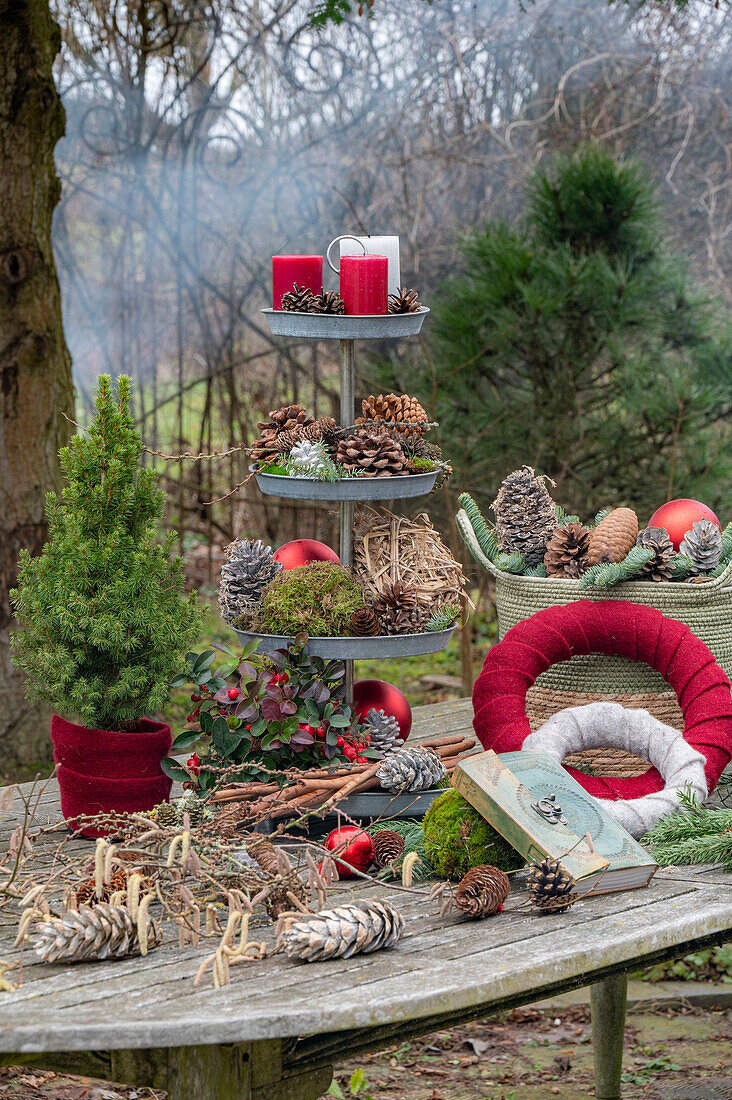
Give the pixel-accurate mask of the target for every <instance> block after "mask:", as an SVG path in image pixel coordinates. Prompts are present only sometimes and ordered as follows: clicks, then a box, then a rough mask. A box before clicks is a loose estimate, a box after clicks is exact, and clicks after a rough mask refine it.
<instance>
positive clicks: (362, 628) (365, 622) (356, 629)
mask: <svg viewBox="0 0 732 1100" xmlns="http://www.w3.org/2000/svg"><path fill="white" fill-rule="evenodd" d="M351 633H352V634H354V635H355V636H356V637H357V638H370V637H373V636H374V635H376V634H379V633H381V627H380V626H379V617H378V615H377V614H376V612H375V611H374V609H373V608H372V607H359V609H358V611H354V612H353V614H352V615H351Z"/></svg>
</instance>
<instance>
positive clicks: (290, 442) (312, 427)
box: [275, 416, 337, 454]
mask: <svg viewBox="0 0 732 1100" xmlns="http://www.w3.org/2000/svg"><path fill="white" fill-rule="evenodd" d="M336 428H337V424H336V422H335V420H334V419H333V417H332V416H321V417H319V418H318V419H317V420H313V421H312V423H310V424H298V425H296V427H294V428H287V429H285V430H284V431H281V432H277V435H276V440H275V442H276V445H277V450H278V451H279V452H280V453H282V454H289V453H290V451H291V450H292V448H293V447H294V446H295V444H296V443H303V442H308V443H319V442H320V441H321V440H325V442H326V443H331V442H332V441H333V439H334V437H335V433H336Z"/></svg>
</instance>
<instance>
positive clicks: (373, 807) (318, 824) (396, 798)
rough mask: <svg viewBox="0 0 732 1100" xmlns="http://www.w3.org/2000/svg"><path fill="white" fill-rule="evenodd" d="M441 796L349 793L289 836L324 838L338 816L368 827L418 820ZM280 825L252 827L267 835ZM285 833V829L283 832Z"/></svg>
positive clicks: (273, 821)
mask: <svg viewBox="0 0 732 1100" xmlns="http://www.w3.org/2000/svg"><path fill="white" fill-rule="evenodd" d="M444 793H445V788H444V787H432V788H430V790H428V791H413V792H412V793H411V794H389V793H388V791H363V792H362V793H361V794H351V795H349V796H348V797H347V798H344V799H343V801H342V802H339V803H338V805H337V806H334V808H333V810H332V812H331V813H327V814H326V815H325V816H324V817H323V818H317V817H311V818H309V819H308V821H307V824H306V825H305V826H304V827H303V826H298V827H297V828H295V829H293V830H292V835H294V836H302V837H303V838H304V837H310V839H311V840H314V839H317V838H318V837H323V836H326V835H327V834H328V833H329V832H330V831H331V829H332V828H333V825H334V824H335V823H336V822H337V820H339V814H340V815H341V818H340V819H341V820H342V815H343V814H345V815H346V817H347V818H353V819H354V820H355V821H360V822H361V824H362V825H363V826H364V827H365V828H368V826H369V825H371V824H373V822H374V821H380V822H381V823H382V824H385V823H388V821H389V819H390V818H396V819H397V820H399V819H402V820H403V819H405V818H408V819H411V818H420V817H424V815H425V814H426V813H427V811H428V810H429V808H430V806H431V805H432V803H433V802H434V800H435V799H436V798H439V796H440V795H441V794H444ZM281 825H282V818H281V817H279V818H267V819H266V820H265V821H260V822H258V823H257V824H256V825H255V826H254V831H255V832H258V833H264V835H265V836H269V834H270V833H273V832H274V831H275V829H276V828H278V826H281ZM285 831H286V832H287V829H286V830H285Z"/></svg>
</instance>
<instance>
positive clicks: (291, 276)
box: [272, 256, 323, 309]
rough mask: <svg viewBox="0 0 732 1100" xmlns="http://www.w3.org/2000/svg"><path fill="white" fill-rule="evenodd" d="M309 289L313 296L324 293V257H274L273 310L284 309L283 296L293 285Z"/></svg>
mask: <svg viewBox="0 0 732 1100" xmlns="http://www.w3.org/2000/svg"><path fill="white" fill-rule="evenodd" d="M295 283H297V285H298V286H302V287H307V289H308V290H312V292H313V294H322V292H323V257H322V256H273V257H272V308H273V309H282V295H283V294H287V293H288V291H290V290H292V287H293V285H294V284H295Z"/></svg>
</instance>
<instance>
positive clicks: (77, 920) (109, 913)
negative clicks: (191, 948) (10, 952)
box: [33, 903, 162, 963]
mask: <svg viewBox="0 0 732 1100" xmlns="http://www.w3.org/2000/svg"><path fill="white" fill-rule="evenodd" d="M146 932H147V949H148V950H150V949H151V948H153V947H157V946H158V944H159V943H160V941H161V940H162V934H161V931H160V925H159V924H158V923H157V922H156V921H154V920H153V919H152V917H148V919H147V926H146ZM33 947H34V949H35V952H36V954H37V955H38V957H39V958H40V959H42V961H43V962H49V963H52V962H57V961H58V960H62V961H63V962H91V961H93V960H97V959H99V960H102V959H123V958H125V957H126V956H128V955H139V954H141V947H140V941H139V938H138V932H137V922H136V921H133V919H132V917H131V916H130V913H129V910H128V909H126V908H125V907H124V906H123V905H107V904H105V903H99V904H97V905H94V906H93V907H92V906H89V905H81V906H80V907H79V910H78V912H76V911H75V910H73V909H69V910H68V912H66V913H64V915H63V917H50V918H49V919H48V920H45V921H44V922H43V923H42V924H39V925H38V929H37V935H36V937H35V940H34V943H33Z"/></svg>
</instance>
